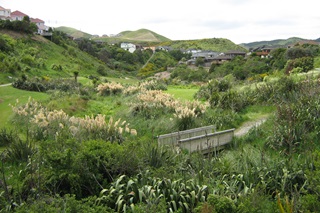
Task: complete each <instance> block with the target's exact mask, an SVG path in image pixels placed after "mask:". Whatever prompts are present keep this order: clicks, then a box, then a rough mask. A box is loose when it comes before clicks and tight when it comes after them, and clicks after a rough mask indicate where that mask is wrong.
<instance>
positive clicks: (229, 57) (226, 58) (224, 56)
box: [212, 55, 232, 60]
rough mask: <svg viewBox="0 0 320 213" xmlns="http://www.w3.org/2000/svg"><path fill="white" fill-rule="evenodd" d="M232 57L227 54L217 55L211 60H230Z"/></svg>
mask: <svg viewBox="0 0 320 213" xmlns="http://www.w3.org/2000/svg"><path fill="white" fill-rule="evenodd" d="M231 59H232V57H231V56H228V55H219V56H217V57H214V58H213V59H212V60H231Z"/></svg>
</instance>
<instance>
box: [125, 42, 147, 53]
mask: <svg viewBox="0 0 320 213" xmlns="http://www.w3.org/2000/svg"><path fill="white" fill-rule="evenodd" d="M120 47H121V48H122V49H124V50H127V51H129V52H131V53H133V52H134V51H136V50H138V49H142V46H141V45H137V44H132V43H127V42H123V43H121V44H120Z"/></svg>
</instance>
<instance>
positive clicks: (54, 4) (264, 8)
mask: <svg viewBox="0 0 320 213" xmlns="http://www.w3.org/2000/svg"><path fill="white" fill-rule="evenodd" d="M319 5H320V4H319V0H304V1H298V0H268V1H261V0H184V1H178V0H176V1H174V0H159V1H151V0H116V1H110V0H109V1H104V0H90V1H88V0H77V1H76V0H51V1H47V0H0V6H2V7H4V8H6V9H11V12H13V11H15V10H19V11H21V12H23V13H25V14H27V15H29V16H30V17H32V18H40V19H42V20H43V21H45V25H47V26H51V27H59V26H67V27H72V28H75V29H78V30H81V31H83V32H87V33H90V34H97V35H100V36H101V35H103V34H106V35H110V34H118V33H120V32H122V31H127V30H131V31H134V30H138V29H142V28H144V29H148V30H151V31H153V32H155V33H158V34H160V35H162V36H165V37H167V38H169V39H171V40H193V39H204V38H226V39H229V40H231V41H232V42H234V43H236V44H240V43H248V42H255V41H270V40H274V39H287V38H290V37H300V38H304V39H317V38H319V37H320V13H319V9H320V8H319Z"/></svg>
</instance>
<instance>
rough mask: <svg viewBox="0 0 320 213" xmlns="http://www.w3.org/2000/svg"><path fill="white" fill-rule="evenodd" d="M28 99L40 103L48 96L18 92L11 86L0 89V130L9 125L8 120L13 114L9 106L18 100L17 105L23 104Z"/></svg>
mask: <svg viewBox="0 0 320 213" xmlns="http://www.w3.org/2000/svg"><path fill="white" fill-rule="evenodd" d="M29 97H31V98H33V99H35V100H38V101H42V100H46V99H47V98H48V97H49V96H48V95H47V94H46V93H39V92H30V91H24V90H19V89H16V88H13V87H12V86H5V87H0V128H3V127H8V126H10V125H11V124H10V122H9V120H10V117H11V116H12V115H13V113H12V109H11V107H10V106H9V104H12V105H14V104H15V103H16V100H17V99H19V104H24V103H26V102H27V101H28V99H29Z"/></svg>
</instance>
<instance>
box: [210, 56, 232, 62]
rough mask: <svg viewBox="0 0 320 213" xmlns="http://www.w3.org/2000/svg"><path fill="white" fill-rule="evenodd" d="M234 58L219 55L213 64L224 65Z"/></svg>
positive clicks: (213, 60)
mask: <svg viewBox="0 0 320 213" xmlns="http://www.w3.org/2000/svg"><path fill="white" fill-rule="evenodd" d="M231 60H232V57H231V56H229V55H223V54H222V55H219V56H217V57H215V58H213V59H212V62H211V63H212V64H223V63H224V62H226V61H231Z"/></svg>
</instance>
